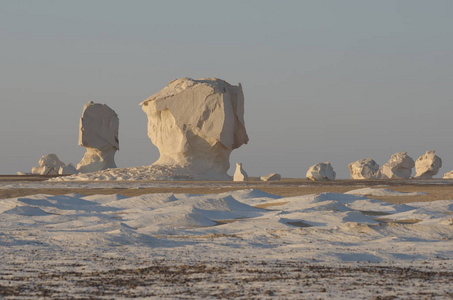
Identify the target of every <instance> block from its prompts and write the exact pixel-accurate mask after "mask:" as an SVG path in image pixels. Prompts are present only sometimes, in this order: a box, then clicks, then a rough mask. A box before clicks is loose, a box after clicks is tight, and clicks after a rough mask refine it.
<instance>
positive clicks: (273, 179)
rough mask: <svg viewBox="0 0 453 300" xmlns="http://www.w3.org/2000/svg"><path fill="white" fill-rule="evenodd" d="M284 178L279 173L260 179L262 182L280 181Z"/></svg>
mask: <svg viewBox="0 0 453 300" xmlns="http://www.w3.org/2000/svg"><path fill="white" fill-rule="evenodd" d="M280 179H282V176H281V175H280V174H278V173H270V174H267V175H264V176H261V177H260V180H261V181H279V180H280Z"/></svg>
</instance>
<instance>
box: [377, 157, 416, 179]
mask: <svg viewBox="0 0 453 300" xmlns="http://www.w3.org/2000/svg"><path fill="white" fill-rule="evenodd" d="M414 166H415V163H414V160H413V159H412V158H410V157H409V156H408V155H407V152H398V153H395V154H393V155H392V157H391V158H390V160H389V161H388V162H386V163H385V164H384V165H383V166H382V167H381V174H382V178H388V179H408V178H410V177H411V174H412V168H413V167H414Z"/></svg>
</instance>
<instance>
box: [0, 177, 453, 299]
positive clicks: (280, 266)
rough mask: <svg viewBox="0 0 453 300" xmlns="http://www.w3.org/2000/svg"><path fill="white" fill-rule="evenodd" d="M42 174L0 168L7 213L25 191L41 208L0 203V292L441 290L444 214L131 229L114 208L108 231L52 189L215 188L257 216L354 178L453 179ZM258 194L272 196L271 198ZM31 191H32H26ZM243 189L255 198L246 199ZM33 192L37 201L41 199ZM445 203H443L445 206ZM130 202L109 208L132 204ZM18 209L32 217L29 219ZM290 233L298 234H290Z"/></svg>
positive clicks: (341, 293)
mask: <svg viewBox="0 0 453 300" xmlns="http://www.w3.org/2000/svg"><path fill="white" fill-rule="evenodd" d="M47 179H49V177H48V176H0V187H1V188H0V199H2V200H0V205H10V206H11V210H10V211H11V212H13V211H14V209H15V208H16V209H17V208H18V207H19V206H18V205H17V204H18V203H22V202H20V201H26V200H27V201H28V202H27V203H28V204H29V203H32V202H33V201H36V202H33V203H38V202H39V203H41V204H36V205H34V206H33V208H34V209H38V208H39V209H42V210H43V211H44V212H43V211H41V210H40V212H41V213H39V214H38V213H36V212H35V211H31V212H30V211H26V213H24V211H25V210H21V212H20V213H17V211H16V213H17V215H14V218H12V213H10V212H8V215H5V213H4V214H2V219H0V224H2V228H3V229H2V231H1V232H0V254H1V255H0V261H1V265H2V270H1V271H0V297H4V298H5V299H8V298H23V299H34V298H56V299H58V298H59V299H67V298H74V299H90V298H104V299H113V298H133V297H139V298H153V297H155V298H173V299H174V298H183V299H197V298H243V299H249V298H277V299H279V298H280V299H289V298H293V299H332V298H334V299H451V298H453V286H452V284H451V282H452V281H453V270H452V266H453V251H452V250H451V249H453V247H452V246H453V240H452V238H453V233H452V232H453V230H452V224H450V223H448V224H447V223H445V218H444V217H442V218H444V219H442V220H443V221H442V222H443V223H442V224H443V225H438V224H437V223H436V224H435V225H433V226H432V227H429V226H431V225H430V224H431V223H427V224H428V225H424V223H423V225H421V223H420V225H419V224H404V222H394V223H391V222H390V223H385V222H384V223H379V224H377V225H373V224H371V225H369V224H368V225H367V224H365V223H360V222H355V221H354V222H352V223H353V224H354V225H351V224H352V223H351V222H347V224H346V223H341V224H340V223H338V224H337V223H335V224H336V225H335V226H330V227H325V228H321V229H317V228H316V227H306V228H305V226H306V224H305V223H303V222H300V224H296V223H297V222H292V223H291V222H289V221H288V223H289V224H293V225H294V226H290V227H291V228H289V229H286V227H283V226H282V227H279V226H280V225H281V223H282V221H281V220H282V219H280V221H278V222H277V223H275V224H277V225H275V224H274V223H270V222H271V221H269V223H268V221H265V220H264V221H263V217H257V218H255V215H253V216H254V217H253V218H252V217H251V216H249V217H250V218H252V219H253V221H250V222H249V223H247V222H246V220H245V219H233V218H231V219H228V218H225V220H224V221H222V222H218V224H217V225H216V226H205V225H203V226H199V227H197V228H189V227H186V228H185V229H183V230H174V231H171V230H167V229H165V228H163V227H162V228H157V229H156V228H154V229H147V230H148V231H143V230H142V229H140V226H139V225H131V224H136V223H137V222H136V221H137V220H138V219H140V218H141V217H143V215H140V216H141V217H140V218H139V217H137V218H136V219H134V220H133V221H134V222H135V223H127V222H126V220H127V218H123V221H124V223H121V226H123V227H121V226H120V225H118V224H120V223H118V224H117V223H115V224H116V225H114V226H117V227H114V228H116V229H115V230H112V228H113V227H112V228H110V227H109V229H108V230H107V229H105V228H107V227H108V226H111V225H108V226H107V225H106V226H107V227H105V228H104V227H102V228H101V225H102V226H104V225H105V224H107V222H111V221H110V220H106V219H105V216H102V218H100V219H99V220H101V221H99V220H97V221H93V220H91V219H90V221H87V223H82V221H79V220H82V218H92V217H91V215H93V216H94V215H96V216H97V215H100V214H101V213H102V212H103V211H102V210H95V209H94V208H91V209H90V210H86V211H83V212H82V213H81V212H80V211H79V209H78V208H72V207H69V206H65V207H63V206H61V205H62V204H61V203H63V202H61V203H60V202H59V201H63V200H64V199H63V198H58V197H59V195H71V196H70V201H88V200H90V201H98V202H96V203H97V204H102V205H104V207H105V203H109V204H110V203H118V202H117V201H121V199H123V198H121V197H123V196H124V197H126V200H127V199H135V200H134V201H138V200H140V201H142V202H143V201H145V200H146V201H155V202H156V201H157V202H159V203H161V202H162V201H163V200H161V199H164V198H165V197H167V198H168V197H171V196H169V195H175V196H176V197H177V198H178V197H179V198H180V199H182V200H184V201H188V200H190V199H192V198H197V197H198V196H196V195H205V198H203V199H208V198H209V197H211V196H209V195H214V194H217V195H223V196H222V197H224V198H222V199H227V198H228V197H234V198H235V199H238V201H242V202H241V203H247V204H249V205H250V206H251V207H252V208H254V209H255V208H256V209H261V210H266V212H265V213H264V215H263V216H265V219H266V220H273V217H274V215H267V213H275V212H276V210H278V209H282V210H284V208H282V207H284V206H285V205H286V206H287V207H288V204H287V203H288V202H290V201H293V200H294V201H308V200H307V199H308V198H307V197H310V196H309V195H312V194H321V193H335V194H328V195H331V197H332V199H334V200H335V199H340V200H341V195H343V193H346V192H348V191H351V190H356V189H362V188H374V189H384V188H385V189H388V190H391V191H395V192H405V193H412V194H410V195H409V194H408V195H405V194H399V195H398V196H388V195H387V196H386V195H381V196H380V195H368V197H369V198H372V199H377V200H382V201H384V202H386V203H391V204H394V205H395V207H400V205H410V204H411V203H423V202H426V203H428V202H432V203H435V202H438V201H437V200H451V199H453V181H449V180H441V179H437V180H366V181H361V180H354V181H353V180H336V181H333V182H312V181H307V180H305V179H283V180H281V181H277V182H260V181H258V180H257V179H256V178H252V180H251V181H249V182H207V181H206V182H125V183H116V184H115V183H113V184H112V183H111V182H109V183H104V182H91V183H83V184H77V183H52V184H49V183H48V182H47V181H45V180H47ZM103 186H105V187H103ZM247 191H251V192H247ZM256 191H259V193H261V192H263V193H262V194H257V193H258V192H256ZM241 193H243V194H241ZM244 193H245V194H247V193H248V194H247V195H245V194H244ZM266 193H268V194H272V195H276V196H278V197H275V198H272V197H273V196H269V195H268V194H266ZM414 193H418V194H414ZM38 194H40V195H41V196H32V195H38ZM79 194H80V195H79ZM150 194H154V195H155V197H156V198H153V196H149V195H150ZM43 195H47V196H43ZM50 195H54V196H57V197H53V198H52V197H51V196H50ZM99 195H106V196H103V197H104V198H102V197H100V196H99ZM118 195H121V197H120V196H118ZM178 195H179V196H178ZM182 195H184V196H182ZM206 195H207V196H206ZM241 195H242V196H241ZM244 195H245V196H244ZM249 195H255V196H254V197H255V198H253V197H251V196H249ZM256 195H258V196H256ZM339 195H340V196H339ZM82 196H86V197H82ZM365 196H366V195H365ZM71 197H72V198H71ZM109 197H116V198H114V199H113V198H109ZM140 197H142V198H140ZM146 197H147V198H146ZM159 197H160V198H159ZM212 197H213V198H215V196H212ZM241 197H242V198H241ZM335 197H337V198H335ZM357 197H358V196H357ZM199 198H202V196H199ZM252 198H253V199H252ZM271 198H272V199H271ZM24 199H25V200H24ZM62 199H63V200H62ZM68 199H69V198H68ZM71 199H72V200H71ZM82 199H83V200H82ZM112 199H113V200H114V201H112ZM150 199H151V200H150ZM156 199H157V200H156ZM247 199H249V200H247ZM250 199H252V200H253V201H255V200H256V199H266V200H262V202H253V201H252V200H250ZM310 199H311V198H310ZM314 199H316V197H315V198H314ZM329 199H330V198H329ZM357 199H359V198H357ZM340 200H338V201H340ZM359 200H360V199H359ZM44 201H47V202H46V203H47V204H45V205H43V204H42V203H44ZM52 201H53V202H52ZM106 201H111V202H106ZM172 201H173V200H172ZM247 201H249V202H247ZM250 201H252V202H250ZM260 201H261V200H260ZM51 202H52V203H55V205H57V204H59V203H60V204H61V205H60V206H55V207H52V209H53V210H52V211H51V210H50V206H49V203H51ZM157 202H156V203H157ZM8 203H10V204H8ZM137 203H141V202H137ZM148 203H150V202H148ZM153 203H154V202H153ZM235 203H236V202H235ZM439 203H440V202H439ZM449 203H451V202H448V203H446V204H444V206H445V205H447V206H448V205H450V206H453V204H449ZM133 205H134V204H133ZM133 205H132V206H131V207H129V206H128V207H127V208H126V210H124V212H121V214H124V215H125V214H127V213H130V212H131V211H134V209H135V208H134V207H133ZM235 205H236V204H235ZM417 205H419V204H417ZM14 206H15V208H14ZM250 206H249V207H250ZM93 207H94V206H93ZM96 207H100V206H96ZM448 207H449V206H448ZM28 208H30V206H28ZM241 209H242V208H241ZM291 209H292V208H291ZM3 210H5V209H3ZM69 210H71V211H72V212H71V215H70V216H69V217H70V220H67V219H65V220H60V219H59V221H49V220H50V219H45V218H47V217H48V216H47V215H48V214H50V212H52V217H62V216H63V215H64V214H66V213H67V212H68V211H69ZM135 210H140V207H138V209H135ZM156 210H157V209H156ZM288 211H290V207H288ZM293 211H295V210H291V213H293ZM74 212H76V213H74ZM320 212H321V214H323V213H325V211H320ZM134 213H139V212H135V211H134ZM253 213H258V212H253ZM448 214H451V207H450V208H449V211H448V212H447V216H448ZM19 215H20V218H18V217H17V216H19ZM131 215H132V213H131ZM290 215H291V214H288V216H290ZM121 217H123V215H120V213H118V214H116V215H115V218H117V219H118V218H121ZM29 218H33V220H34V221H33V223H31V221H29ZM429 218H431V217H429ZM429 218H428V219H429ZM450 218H451V216H450ZM227 219H228V220H227ZM288 219H291V217H288ZM52 220H53V219H52ZM283 220H284V219H283ZM450 220H451V219H450ZM403 221H404V220H403ZM28 222H30V224H28ZM112 222H113V221H112ZM19 223H20V224H19ZM67 223H71V225H70V227H68V226H66V225H65V226H66V227H59V226H60V224H67ZM452 223H453V222H452ZM18 224H19V225H18ZM21 224H24V225H21ZM108 224H110V223H108ZM112 224H113V223H112ZM124 224H127V225H124ZM439 224H440V223H439ZM112 226H113V225H112ZM118 226H120V227H118ZM134 226H135V227H134ZM266 226H268V227H266ZM285 226H287V224H286V225H285ZM39 227H45V228H46V229H45V230H41V229H40V228H39ZM428 227H429V230H428V229H426V228H428ZM118 228H119V229H118ZM137 228H138V229H137ZM222 228H224V229H222ZM164 229H165V230H164ZM252 229H253V230H252ZM7 230H8V231H7ZM137 230H142V231H140V232H139V231H137ZM57 231H58V232H59V233H58V234H56V233H55V232H57ZM428 231H429V234H427V233H426V232H428ZM61 233H62V234H63V235H62V234H61ZM78 233H80V235H79V234H78ZM107 234H108V235H109V238H108V239H106V238H105V236H106V235H107ZM295 239H300V240H299V241H297V242H295V241H294V240H295ZM144 240H146V241H144ZM434 252H435V253H434ZM349 253H352V254H357V256H354V255H352V256H351V255H349Z"/></svg>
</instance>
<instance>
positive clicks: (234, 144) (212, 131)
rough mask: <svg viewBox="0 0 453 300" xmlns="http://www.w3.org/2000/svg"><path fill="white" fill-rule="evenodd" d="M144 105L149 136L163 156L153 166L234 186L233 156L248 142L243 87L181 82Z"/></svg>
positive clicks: (207, 81)
mask: <svg viewBox="0 0 453 300" xmlns="http://www.w3.org/2000/svg"><path fill="white" fill-rule="evenodd" d="M141 105H142V109H143V111H144V112H145V113H146V115H147V116H148V136H149V138H150V139H151V142H152V143H153V144H154V145H155V146H156V147H157V148H158V149H159V153H160V157H159V159H158V160H157V161H156V162H155V163H154V164H153V165H154V166H163V167H170V168H173V169H174V170H175V172H176V173H179V174H183V173H184V174H188V175H190V176H194V177H195V178H199V179H201V178H203V179H209V180H231V177H230V176H228V175H227V171H228V169H229V167H230V163H229V157H230V153H231V151H232V150H233V149H236V148H238V147H240V146H241V145H243V144H246V143H247V142H248V136H247V132H246V130H245V123H244V95H243V93H242V87H241V85H240V84H239V85H238V86H234V85H230V84H229V83H227V82H225V81H223V80H220V79H216V78H203V79H198V80H193V79H190V78H182V79H177V80H173V81H172V82H170V83H169V84H168V86H166V87H165V88H164V89H162V90H161V91H160V92H158V93H156V94H154V95H152V96H151V97H149V98H148V99H146V100H145V101H143V102H142V103H141Z"/></svg>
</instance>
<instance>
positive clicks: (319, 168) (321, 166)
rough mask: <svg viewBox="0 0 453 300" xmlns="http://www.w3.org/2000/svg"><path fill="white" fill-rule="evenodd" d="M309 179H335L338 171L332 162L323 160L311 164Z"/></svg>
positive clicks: (308, 172)
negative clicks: (334, 168)
mask: <svg viewBox="0 0 453 300" xmlns="http://www.w3.org/2000/svg"><path fill="white" fill-rule="evenodd" d="M306 176H307V179H310V180H313V181H328V180H335V177H336V173H335V171H334V170H333V168H332V165H331V164H330V162H322V163H318V164H316V165H313V166H311V167H310V168H309V169H308V171H307V174H306Z"/></svg>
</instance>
